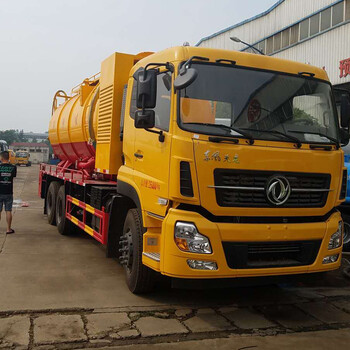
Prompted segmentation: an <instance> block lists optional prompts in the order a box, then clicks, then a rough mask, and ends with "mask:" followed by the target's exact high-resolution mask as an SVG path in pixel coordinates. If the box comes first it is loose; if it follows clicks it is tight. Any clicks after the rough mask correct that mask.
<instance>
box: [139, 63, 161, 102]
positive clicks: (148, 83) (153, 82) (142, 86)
mask: <svg viewBox="0 0 350 350" xmlns="http://www.w3.org/2000/svg"><path fill="white" fill-rule="evenodd" d="M136 81H137V89H136V106H137V108H142V109H144V108H155V106H156V100H157V71H156V70H155V69H147V70H146V69H140V70H139V71H138V72H137V75H136Z"/></svg>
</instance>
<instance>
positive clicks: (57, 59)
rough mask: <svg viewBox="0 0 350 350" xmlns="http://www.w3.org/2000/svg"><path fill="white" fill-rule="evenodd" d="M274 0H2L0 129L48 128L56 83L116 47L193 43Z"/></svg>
mask: <svg viewBox="0 0 350 350" xmlns="http://www.w3.org/2000/svg"><path fill="white" fill-rule="evenodd" d="M276 1H277V0H246V1H242V0H216V1H212V0H187V1H184V0H178V1H166V0H163V1H161V0H147V1H141V0H133V1H130V0H59V1H57V0H0V77H1V80H2V84H0V104H1V110H0V130H4V129H10V128H11V129H24V130H25V131H46V130H47V128H48V122H49V119H50V113H51V103H52V97H53V95H54V93H55V92H56V90H59V89H64V90H66V91H67V92H68V91H70V89H71V88H72V87H73V86H75V85H77V84H78V83H80V82H81V81H82V80H83V79H84V78H86V77H88V76H91V75H93V74H94V73H96V72H98V71H99V70H100V63H101V61H102V60H103V59H104V58H106V57H107V56H109V55H110V54H111V53H112V52H114V51H120V52H126V53H137V52H141V51H158V50H161V49H164V48H167V47H171V46H176V45H182V43H183V42H185V41H188V42H190V44H191V45H195V44H196V43H197V42H198V41H199V40H200V39H201V38H202V37H205V36H207V35H210V34H212V33H214V32H216V31H218V30H221V29H223V28H226V27H228V26H230V25H233V24H235V23H237V22H240V21H242V20H244V19H247V18H249V17H252V16H255V15H256V14H258V13H260V12H263V11H265V10H266V9H268V8H269V7H270V6H272V5H273V4H274V3H275V2H276Z"/></svg>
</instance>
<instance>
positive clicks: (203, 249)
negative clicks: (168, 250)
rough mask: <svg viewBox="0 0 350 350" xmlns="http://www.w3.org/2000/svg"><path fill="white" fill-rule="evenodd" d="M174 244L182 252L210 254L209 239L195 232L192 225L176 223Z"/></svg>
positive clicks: (195, 228) (194, 227)
mask: <svg viewBox="0 0 350 350" xmlns="http://www.w3.org/2000/svg"><path fill="white" fill-rule="evenodd" d="M174 238H175V243H176V245H177V246H178V248H179V249H181V250H183V251H184V252H191V253H199V254H210V253H211V252H212V250H211V247H210V242H209V239H208V238H207V237H205V236H203V235H202V234H200V233H199V232H198V230H197V227H196V226H195V225H194V224H191V223H187V222H177V223H176V225H175V237H174Z"/></svg>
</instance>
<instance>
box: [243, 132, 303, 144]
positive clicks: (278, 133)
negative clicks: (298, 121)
mask: <svg viewBox="0 0 350 350" xmlns="http://www.w3.org/2000/svg"><path fill="white" fill-rule="evenodd" d="M243 130H248V131H256V132H261V133H269V134H275V135H281V136H283V137H284V138H286V139H288V140H290V141H292V142H294V143H296V145H297V147H298V148H300V147H301V141H300V140H299V139H298V138H297V137H294V136H291V135H288V134H285V133H284V132H281V131H277V130H258V129H249V128H243ZM288 131H289V130H288Z"/></svg>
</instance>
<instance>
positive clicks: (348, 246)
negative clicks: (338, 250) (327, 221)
mask: <svg viewBox="0 0 350 350" xmlns="http://www.w3.org/2000/svg"><path fill="white" fill-rule="evenodd" d="M343 251H344V252H349V251H350V222H349V220H346V221H344V237H343Z"/></svg>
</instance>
